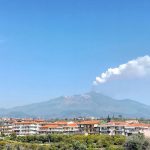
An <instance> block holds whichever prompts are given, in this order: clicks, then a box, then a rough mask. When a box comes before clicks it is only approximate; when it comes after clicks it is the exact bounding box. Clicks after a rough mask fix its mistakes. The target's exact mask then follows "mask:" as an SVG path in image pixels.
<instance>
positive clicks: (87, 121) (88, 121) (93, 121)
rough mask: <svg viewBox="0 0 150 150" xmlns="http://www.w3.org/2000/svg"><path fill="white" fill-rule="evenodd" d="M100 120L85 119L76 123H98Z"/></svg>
mask: <svg viewBox="0 0 150 150" xmlns="http://www.w3.org/2000/svg"><path fill="white" fill-rule="evenodd" d="M99 123H100V121H98V120H86V121H81V122H78V123H77V124H92V125H93V124H99Z"/></svg>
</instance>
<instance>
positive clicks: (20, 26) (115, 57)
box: [0, 0, 150, 107]
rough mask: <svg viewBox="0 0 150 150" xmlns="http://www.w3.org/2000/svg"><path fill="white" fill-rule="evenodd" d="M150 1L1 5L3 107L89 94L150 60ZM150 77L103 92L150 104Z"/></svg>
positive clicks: (20, 0)
mask: <svg viewBox="0 0 150 150" xmlns="http://www.w3.org/2000/svg"><path fill="white" fill-rule="evenodd" d="M149 8H150V1H149V0H143V1H141V0H125V1H121V0H113V1H112V0H0V106H1V107H10V106H16V105H22V104H28V103H33V102H39V101H45V100H49V99H50V98H52V97H56V96H60V95H72V94H77V93H84V92H88V91H90V90H91V89H92V82H93V81H94V80H95V77H96V76H98V75H99V74H101V73H102V72H105V71H106V70H107V69H108V68H109V67H117V66H119V65H120V64H123V63H126V62H128V61H129V60H132V59H136V58H137V57H140V56H145V55H150V9H149ZM149 83H150V80H149V78H148V77H147V78H146V79H143V80H134V79H133V80H130V81H129V80H125V79H124V80H121V81H112V82H108V83H106V84H103V85H99V87H96V88H97V89H99V91H101V92H104V93H106V94H110V95H112V96H114V97H119V98H124V97H127V98H133V99H136V100H139V101H141V102H143V103H146V104H150V100H149V98H150V94H149V89H150V86H149Z"/></svg>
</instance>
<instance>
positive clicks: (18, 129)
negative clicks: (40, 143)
mask: <svg viewBox="0 0 150 150" xmlns="http://www.w3.org/2000/svg"><path fill="white" fill-rule="evenodd" d="M40 126H41V125H40V123H38V122H33V121H30V122H15V123H14V124H13V129H12V131H13V132H15V133H16V134H17V135H34V134H38V133H39V128H40Z"/></svg>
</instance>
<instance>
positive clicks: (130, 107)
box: [0, 92, 150, 118]
mask: <svg viewBox="0 0 150 150" xmlns="http://www.w3.org/2000/svg"><path fill="white" fill-rule="evenodd" d="M108 114H109V115H122V116H124V117H137V118H140V117H143V118H150V106H148V105H145V104H142V103H139V102H136V101H133V100H130V99H124V100H116V99H114V98H111V97H109V96H105V95H103V94H101V93H97V92H89V93H86V94H83V95H74V96H61V97H58V98H55V99H51V100H49V101H46V102H41V103H35V104H30V105H25V106H18V107H14V108H11V109H0V116H7V117H41V118H66V117H67V118H70V117H79V116H95V117H106V116H107V115H108Z"/></svg>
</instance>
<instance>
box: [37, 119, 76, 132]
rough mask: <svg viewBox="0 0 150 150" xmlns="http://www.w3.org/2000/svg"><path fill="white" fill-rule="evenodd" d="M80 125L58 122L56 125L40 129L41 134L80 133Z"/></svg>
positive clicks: (47, 125) (48, 125) (51, 124)
mask: <svg viewBox="0 0 150 150" xmlns="http://www.w3.org/2000/svg"><path fill="white" fill-rule="evenodd" d="M78 132H79V129H78V125H77V124H76V123H74V122H64V121H58V122H54V123H49V124H46V125H44V126H41V127H40V130H39V134H49V133H64V134H65V133H66V134H72V133H78Z"/></svg>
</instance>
